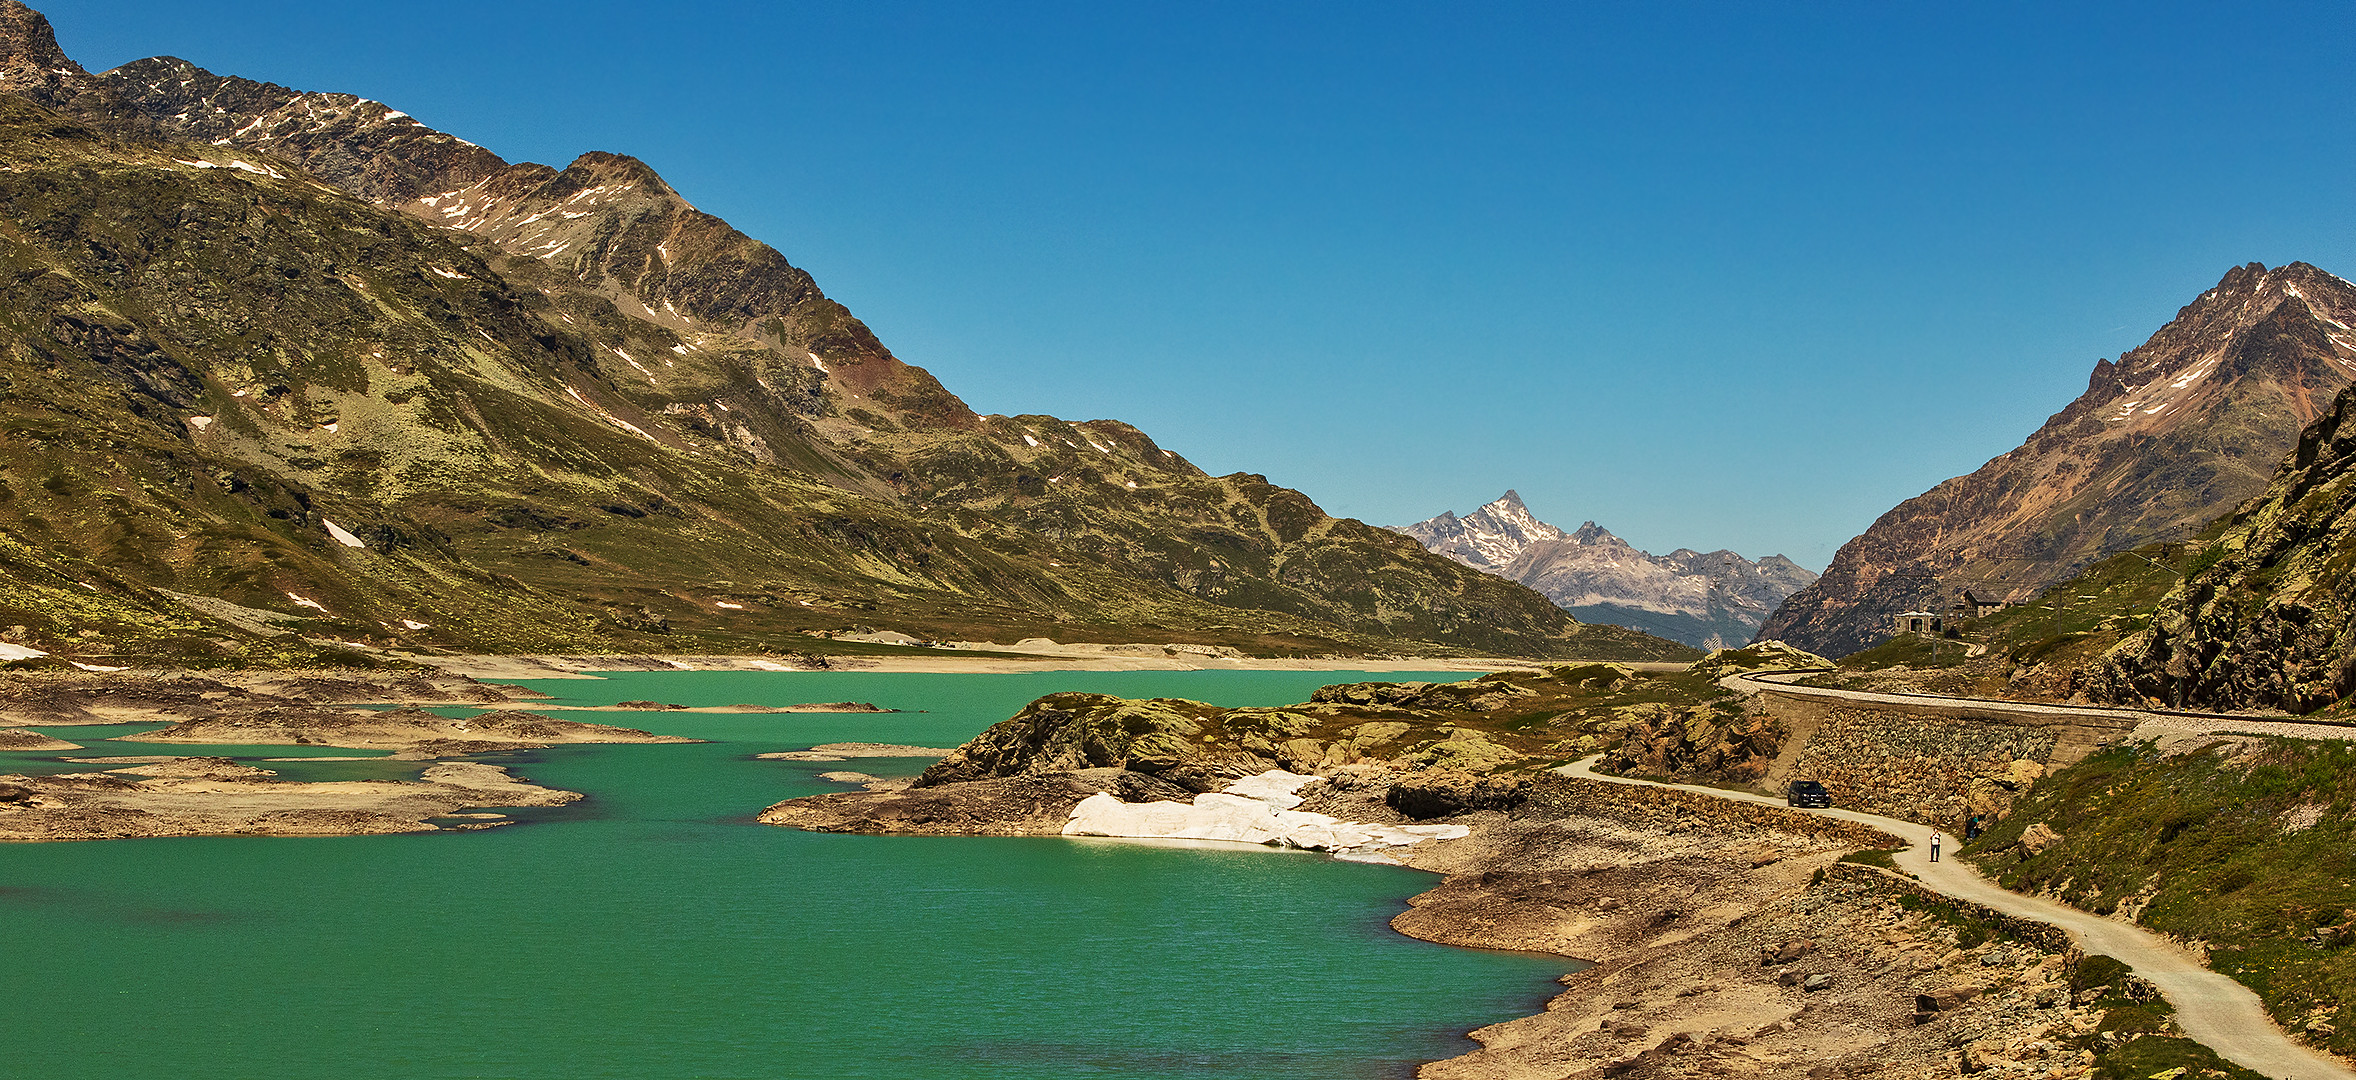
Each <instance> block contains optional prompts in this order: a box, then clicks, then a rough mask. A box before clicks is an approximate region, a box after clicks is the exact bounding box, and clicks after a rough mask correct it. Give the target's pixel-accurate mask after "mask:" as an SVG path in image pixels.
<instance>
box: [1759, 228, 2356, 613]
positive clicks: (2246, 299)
mask: <svg viewBox="0 0 2356 1080" xmlns="http://www.w3.org/2000/svg"><path fill="white" fill-rule="evenodd" d="M2351 323H2356V286H2351V285H2350V284H2349V283H2348V282H2346V281H2343V280H2341V279H2340V278H2337V277H2334V276H2333V275H2331V274H2328V273H2325V272H2324V271H2322V270H2318V269H2316V268H2315V267H2312V266H2309V265H2307V264H2305V263H2291V264H2289V265H2287V266H2282V267H2277V268H2275V269H2271V270H2269V269H2267V268H2266V267H2264V266H2261V265H2258V264H2256V263H2252V264H2250V265H2248V266H2243V267H2237V268H2235V269H2233V270H2232V271H2230V272H2228V273H2227V274H2226V275H2225V277H2224V279H2223V280H2221V281H2219V282H2218V284H2217V286H2216V287H2215V288H2213V289H2210V290H2209V291H2208V292H2205V293H2202V294H2201V296H2200V297H2199V298H2198V299H2196V300H2194V301H2193V302H2192V303H2191V304H2188V305H2186V306H2185V307H2184V309H2183V310H2181V311H2179V312H2178V313H2177V315H2176V318H2175V319H2174V320H2173V321H2171V322H2170V323H2169V324H2168V325H2167V326H2165V327H2163V328H2161V329H2160V331H2159V332H2158V333H2156V334H2153V335H2152V337H2151V339H2150V340H2148V341H2146V342H2144V343H2143V344H2142V345H2141V346H2138V347H2137V348H2135V349H2132V350H2130V351H2128V352H2127V353H2125V354H2123V355H2121V356H2120V357H2119V359H2118V361H2117V362H2116V363H2113V362H2112V361H2109V360H2102V361H2098V362H2097V363H2096V364H2095V366H2094V372H2093V374H2092V376H2091V377H2090V378H2089V379H2088V380H2087V388H2086V392H2085V393H2084V394H2083V395H2081V396H2080V397H2079V398H2078V400H2076V401H2075V402H2072V403H2071V404H2070V406H2069V407H2068V408H2066V409H2063V410H2062V411H2061V412H2058V413H2055V414H2054V415H2053V417H2052V418H2051V419H2049V420H2047V421H2046V422H2045V424H2044V426H2043V427H2040V428H2038V429H2037V431H2036V433H2035V434H2032V435H2030V436H2029V438H2028V440H2027V441H2026V442H2024V443H2023V444H2022V445H2021V446H2020V448H2018V449H2016V450H2013V451H2011V452H2010V453H2007V454H2005V455H2004V456H2002V457H1999V458H1997V459H1995V460H1993V461H1990V462H1988V463H1987V464H1986V465H1984V466H1981V467H1980V468H1979V469H1978V470H1977V471H1975V472H1973V473H1972V474H1971V475H1969V476H1963V477H1958V478H1955V479H1952V480H1948V481H1946V482H1944V483H1941V484H1939V485H1938V486H1937V487H1934V488H1932V489H1931V490H1930V491H1928V492H1926V493H1924V494H1922V495H1920V496H1917V497H1915V498H1913V499H1909V500H1907V501H1906V502H1904V503H1901V504H1899V505H1898V507H1897V508H1895V509H1893V510H1891V511H1890V512H1889V513H1887V514H1884V515H1882V517H1881V518H1880V520H1878V521H1875V522H1874V523H1873V526H1872V527H1871V528H1869V529H1867V530H1866V531H1865V533H1864V535H1861V536H1859V537H1857V538H1856V539H1854V540H1851V541H1849V542H1848V543H1847V544H1845V545H1843V546H1842V547H1841V550H1840V552H1839V553H1838V554H1836V555H1835V556H1834V557H1833V561H1832V565H1831V566H1830V567H1828V568H1827V569H1826V570H1825V572H1824V576H1823V578H1822V579H1820V580H1819V581H1817V582H1816V583H1815V584H1814V585H1811V586H1809V587H1808V588H1806V589H1803V590H1801V591H1800V592H1798V593H1796V594H1794V595H1793V596H1792V597H1791V598H1790V599H1788V600H1786V601H1785V602H1784V604H1783V606H1782V607H1781V608H1779V609H1778V610H1777V611H1776V613H1775V615H1774V617H1773V618H1771V619H1769V620H1768V621H1767V623H1766V625H1765V626H1763V627H1761V629H1760V631H1759V636H1760V637H1761V638H1780V639H1782V640H1785V641H1789V642H1791V643H1792V644H1794V645H1797V646H1799V647H1801V648H1804V649H1807V650H1809V651H1811V652H1816V653H1822V654H1824V655H1826V656H1834V657H1838V656H1843V655H1846V654H1848V653H1851V652H1855V651H1857V650H1858V649H1862V648H1865V647H1867V646H1869V645H1872V644H1874V643H1875V642H1877V641H1879V640H1881V639H1882V638H1884V637H1886V636H1888V630H1887V628H1886V624H1887V622H1888V618H1889V616H1890V615H1892V614H1895V613H1897V612H1900V611H1905V610H1909V609H1915V608H1931V609H1943V608H1945V607H1946V606H1947V605H1949V604H1951V603H1953V602H1954V601H1955V600H1956V599H1957V598H1958V596H1959V594H1960V593H1962V592H1963V591H1965V590H1967V589H1968V590H1970V591H1972V592H1973V593H1974V594H1975V595H1979V596H1982V597H1987V596H1991V595H1993V596H1995V597H1998V598H2009V599H2014V600H2021V599H2026V598H2028V597H2030V596H2033V595H2034V594H2036V593H2037V592H2038V591H2040V590H2041V589H2043V588H2044V587H2045V586H2046V585H2048V584H2051V583H2053V582H2057V581H2061V580H2064V579H2067V578H2068V577H2070V576H2072V575H2073V574H2075V573H2076V572H2077V571H2078V570H2080V569H2082V568H2084V567H2086V566H2088V565H2090V564H2091V563H2093V562H2094V561H2096V560H2097V559H2099V558H2100V557H2102V556H2103V555H2105V554H2109V553H2113V552H2118V551H2123V550H2126V549H2128V548H2132V547H2136V546H2138V545H2142V544H2148V543H2153V542H2156V541H2163V540H2180V539H2185V538H2188V537H2190V536H2192V535H2193V534H2194V533H2196V532H2198V531H2199V530H2200V529H2201V528H2202V527H2203V526H2205V525H2207V524H2208V523H2210V522H2211V521H2214V520H2216V519H2217V518H2219V517H2221V516H2223V515H2224V514H2225V513H2226V512H2227V511H2229V510H2231V509H2232V508H2233V507H2234V506H2235V505H2236V504H2238V503H2240V502H2242V501H2243V500H2245V499H2248V498H2250V497H2251V496H2253V495H2257V494H2259V493H2260V492H2261V491H2264V490H2265V489H2266V485H2267V478H2268V477H2269V476H2270V475H2272V474H2273V472H2274V470H2275V466H2276V465H2277V463H2279V462H2280V461H2281V460H2282V457H2283V455H2284V454H2286V453H2288V452H2290V451H2291V449H2292V448H2293V446H2294V445H2296V444H2298V443H2299V441H2300V435H2299V432H2300V430H2301V429H2302V428H2304V427H2305V426H2306V425H2308V424H2309V423H2310V422H2312V421H2314V420H2315V419H2316V418H2317V417H2318V416H2319V415H2320V414H2321V413H2323V412H2324V411H2325V410H2326V409H2327V408H2329V407H2330V403H2331V401H2332V397H2333V395H2335V394H2337V393H2338V392H2339V390H2340V389H2341V388H2342V387H2344V386H2346V385H2348V382H2349V380H2350V377H2351V372H2356V332H2351V331H2350V330H2349V329H2348V326H2349V325H2350V324H2351Z"/></svg>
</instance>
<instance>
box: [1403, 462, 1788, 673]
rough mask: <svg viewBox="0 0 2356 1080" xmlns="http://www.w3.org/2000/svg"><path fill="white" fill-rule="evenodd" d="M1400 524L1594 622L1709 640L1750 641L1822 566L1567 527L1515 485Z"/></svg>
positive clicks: (1721, 643) (1588, 526) (1700, 643)
mask: <svg viewBox="0 0 2356 1080" xmlns="http://www.w3.org/2000/svg"><path fill="white" fill-rule="evenodd" d="M1399 531H1400V532H1402V533H1405V534H1407V535H1408V536H1412V537H1414V538H1415V539H1416V540H1417V541H1418V542H1419V543H1421V544H1423V546H1424V547H1426V548H1429V549H1430V550H1432V551H1435V552H1438V553H1439V554H1442V555H1446V556H1447V557H1449V558H1451V559H1454V560H1456V561H1457V562H1460V563H1463V564H1465V565H1466V566H1470V567H1472V568H1473V569H1475V570H1480V571H1482V572H1484V573H1490V574H1495V575H1497V576H1499V577H1503V578H1507V579H1509V580H1513V581H1518V582H1521V583H1522V584H1524V585H1527V586H1529V587H1531V588H1533V589H1536V590H1538V592H1540V593H1541V594H1543V595H1545V597H1546V598H1547V599H1549V600H1552V601H1554V602H1555V603H1556V604H1557V605H1559V606H1560V607H1562V608H1563V609H1564V610H1566V611H1569V612H1570V613H1571V614H1573V615H1576V616H1578V617H1579V618H1580V619H1582V620H1584V621H1587V622H1592V623H1605V624H1609V625H1613V626H1625V627H1629V628H1631V629H1636V630H1642V631H1644V632H1646V633H1648V634H1655V635H1658V636H1660V637H1665V638H1669V639H1670V640H1673V641H1682V642H1684V643H1686V644H1688V645H1693V646H1697V647H1700V648H1705V649H1715V648H1724V647H1727V646H1729V645H1740V644H1742V643H1743V642H1746V641H1749V640H1750V638H1751V635H1753V634H1754V633H1756V632H1757V631H1758V629H1759V624H1760V622H1761V621H1762V620H1764V619H1765V618H1766V617H1767V613H1768V612H1770V611H1773V610H1775V606H1776V605H1777V604H1779V603H1781V602H1783V598H1784V597H1786V596H1789V595H1791V594H1792V593H1793V592H1796V591H1798V590H1799V589H1801V588H1804V587H1806V586H1807V585H1808V583H1810V582H1812V581H1814V580H1816V575H1814V574H1811V573H1809V572H1808V571H1807V570H1805V569H1803V568H1801V566H1800V565H1799V564H1798V563H1795V562H1793V561H1791V560H1790V559H1786V558H1784V557H1783V556H1781V555H1769V556H1767V557H1766V558H1764V559H1760V560H1758V561H1757V562H1753V561H1751V560H1749V559H1745V558H1743V557H1742V556H1740V555H1737V554H1735V553H1734V552H1731V551H1712V552H1709V553H1706V554H1705V553H1702V552H1697V551H1694V550H1691V549H1689V548H1679V549H1677V550H1676V551H1673V552H1670V553H1669V554H1667V555H1652V554H1648V553H1646V552H1642V551H1638V550H1637V549H1636V548H1634V547H1632V546H1630V545H1629V544H1628V542H1627V541H1625V540H1622V539H1620V538H1619V537H1617V536H1613V535H1612V534H1611V533H1610V532H1608V531H1606V530H1604V529H1602V528H1601V527H1598V526H1597V525H1596V524H1595V523H1594V522H1592V521H1590V522H1586V523H1585V524H1582V525H1581V526H1579V529H1578V531H1576V532H1571V533H1565V532H1563V531H1562V530H1561V529H1558V528H1555V527H1554V526H1552V525H1549V524H1547V523H1545V522H1543V521H1540V520H1538V519H1537V517H1536V516H1534V515H1532V514H1531V513H1530V508H1529V507H1527V506H1525V505H1523V504H1522V497H1521V496H1520V495H1519V494H1517V493H1515V492H1512V491H1507V492H1506V493H1505V494H1504V495H1502V496H1500V497H1498V499H1497V500H1496V501H1494V502H1491V503H1489V504H1488V505H1485V506H1483V507H1481V508H1480V509H1478V510H1475V511H1473V512H1472V513H1470V514H1466V515H1465V516H1463V517H1458V516H1456V514H1455V513H1453V512H1443V513H1442V514H1441V515H1440V516H1438V517H1435V518H1431V519H1429V520H1426V521H1419V522H1416V523H1415V524H1413V525H1407V526H1403V527H1401V528H1400V529H1399Z"/></svg>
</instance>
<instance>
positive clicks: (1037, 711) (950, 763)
mask: <svg viewBox="0 0 2356 1080" xmlns="http://www.w3.org/2000/svg"><path fill="white" fill-rule="evenodd" d="M1208 711H1209V707H1207V706H1204V705H1201V704H1198V703H1196V702H1191V701H1177V700H1170V699H1161V698H1156V699H1153V700H1149V701H1130V700H1127V699H1124V698H1117V697H1110V696H1107V695H1104V694H1050V695H1048V696H1047V697H1043V698H1040V699H1039V700H1037V701H1034V702H1032V703H1030V704H1029V705H1026V706H1024V707H1023V710H1022V711H1021V712H1019V713H1016V714H1015V715H1014V716H1013V717H1012V718H1010V719H1008V720H1006V721H1004V722H1001V723H998V724H994V725H992V726H991V727H990V728H989V729H988V730H986V731H984V732H982V733H981V734H980V735H977V736H975V737H974V738H973V741H971V742H968V743H966V744H965V745H964V746H961V747H958V748H957V749H956V750H955V751H952V752H951V753H950V754H949V755H948V756H947V757H944V758H942V759H941V760H939V761H937V762H934V763H933V765H932V767H931V768H928V769H926V770H925V771H924V773H923V774H922V775H920V776H918V777H917V778H916V786H917V787H919V788H930V787H939V786H941V785H944V784H958V783H966V782H970V781H974V780H982V779H989V778H995V777H1005V776H1017V775H1022V774H1026V773H1054V772H1075V771H1079V770H1084V769H1127V770H1130V771H1132V772H1139V773H1144V774H1146V775H1148V776H1159V777H1162V778H1164V779H1167V780H1168V781H1170V782H1171V783H1175V784H1178V785H1179V786H1181V787H1184V788H1186V789H1187V790H1190V791H1217V790H1219V789H1221V788H1223V787H1225V786H1227V785H1228V784H1230V783H1233V782H1234V781H1236V780H1240V779H1242V778H1243V777H1246V776H1251V775H1255V774H1257V773H1260V772H1264V771H1266V770H1267V768H1268V765H1269V762H1270V760H1272V759H1269V758H1262V757H1260V756H1258V755H1254V754H1251V753H1249V752H1239V751H1236V750H1231V749H1230V750H1219V749H1212V750H1205V749H1203V748H1202V747H1201V745H1200V743H1199V742H1198V740H1199V738H1200V736H1201V735H1202V734H1203V732H1204V728H1205V725H1204V719H1203V716H1204V714H1205V713H1207V712H1208ZM1265 726H1266V727H1267V728H1268V729H1270V730H1275V731H1279V732H1282V731H1285V730H1290V729H1295V725H1291V724H1288V723H1287V722H1286V720H1285V719H1284V718H1282V717H1273V718H1271V719H1270V720H1269V721H1268V723H1267V724H1266V725H1265Z"/></svg>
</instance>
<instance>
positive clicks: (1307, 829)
mask: <svg viewBox="0 0 2356 1080" xmlns="http://www.w3.org/2000/svg"><path fill="white" fill-rule="evenodd" d="M1317 779H1318V778H1317V777H1314V776H1302V775H1300V774H1298V773H1290V772H1285V771H1284V770H1282V769H1272V770H1270V771H1268V772H1264V773H1261V774H1259V775H1258V776H1247V777H1245V778H1243V779H1241V780H1238V781H1236V782H1235V783H1232V784H1229V785H1227V788H1226V790H1224V791H1215V792H1207V793H1204V794H1201V795H1197V796H1195V797H1194V801H1193V802H1191V803H1182V802H1150V803H1125V802H1122V801H1121V800H1119V799H1116V798H1114V797H1113V796H1112V795H1110V794H1109V793H1106V792H1101V791H1100V792H1097V793H1096V794H1094V795H1090V796H1088V797H1087V798H1085V799H1082V800H1080V805H1078V806H1075V807H1073V808H1072V820H1071V821H1069V822H1067V823H1065V824H1064V827H1063V833H1064V835H1065V836H1109V837H1117V838H1121V839H1131V840H1149V839H1150V840H1228V841H1233V842H1236V843H1243V844H1265V845H1268V846H1271V847H1290V848H1303V849H1306V850H1309V851H1327V852H1332V853H1334V854H1336V855H1342V856H1353V855H1358V856H1363V855H1371V854H1374V853H1378V852H1381V851H1383V850H1384V849H1387V848H1401V847H1406V846H1408V845H1410V844H1419V843H1422V842H1423V841H1425V840H1454V839H1457V838H1459V837H1462V836H1464V835H1466V834H1467V833H1468V832H1470V830H1468V829H1466V828H1465V827H1464V826H1462V825H1372V824H1366V823H1363V822H1354V821H1343V820H1341V819H1340V818H1336V817H1332V816H1330V815H1326V814H1314V813H1310V812H1308V811H1304V810H1295V809H1293V807H1296V806H1299V805H1301V797H1300V796H1299V795H1298V794H1296V793H1297V792H1298V791H1300V789H1301V788H1303V787H1305V786H1307V785H1308V784H1310V783H1311V782H1313V781H1315V780H1317Z"/></svg>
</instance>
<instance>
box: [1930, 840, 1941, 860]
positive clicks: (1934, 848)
mask: <svg viewBox="0 0 2356 1080" xmlns="http://www.w3.org/2000/svg"><path fill="white" fill-rule="evenodd" d="M1931 861H1932V862H1938V861H1939V834H1938V833H1932V834H1931Z"/></svg>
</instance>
